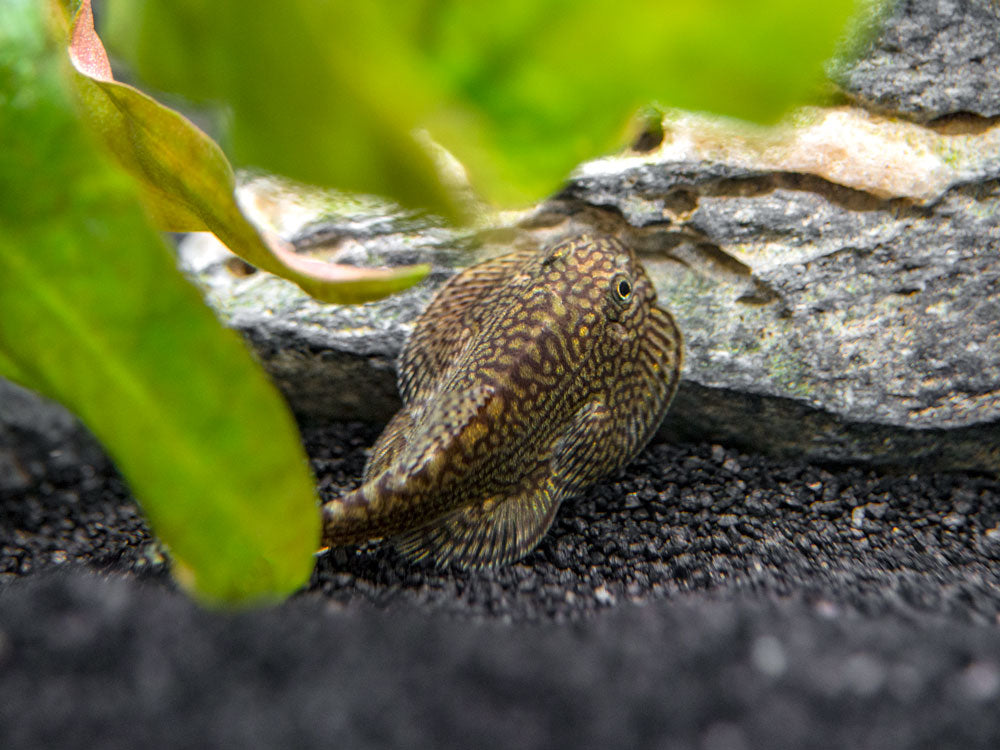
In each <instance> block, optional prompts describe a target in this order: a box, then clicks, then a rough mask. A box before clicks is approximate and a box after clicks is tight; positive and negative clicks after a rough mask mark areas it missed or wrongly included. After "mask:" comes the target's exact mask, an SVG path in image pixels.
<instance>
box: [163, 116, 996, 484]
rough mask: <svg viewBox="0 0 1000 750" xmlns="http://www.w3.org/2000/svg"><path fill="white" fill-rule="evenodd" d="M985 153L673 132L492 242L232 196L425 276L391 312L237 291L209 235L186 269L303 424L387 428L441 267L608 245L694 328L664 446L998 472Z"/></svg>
mask: <svg viewBox="0 0 1000 750" xmlns="http://www.w3.org/2000/svg"><path fill="white" fill-rule="evenodd" d="M845 144H850V149H849V150H848V151H845V148H847V146H846V145H845ZM997 153H1000V126H987V127H978V128H974V129H973V130H972V131H968V132H967V131H964V130H960V131H959V132H952V130H948V129H945V130H944V131H941V132H939V131H936V130H933V129H929V128H924V127H921V126H918V125H915V124H912V123H899V122H896V121H892V120H888V119H885V118H880V117H876V116H871V115H867V114H865V113H862V112H859V111H857V110H850V109H833V110H815V111H812V112H808V113H804V114H803V115H802V116H801V121H800V122H798V123H796V124H795V125H794V126H793V127H789V128H787V129H784V130H779V131H776V132H752V131H750V132H748V131H746V130H734V129H732V128H727V127H726V126H722V125H719V124H718V123H715V122H712V121H706V120H704V119H703V118H697V117H692V116H673V117H672V118H669V119H668V120H667V122H666V123H665V132H664V138H663V141H662V143H660V144H658V145H657V146H656V147H655V148H653V149H651V150H648V151H647V152H645V153H642V154H639V153H632V154H628V155H624V156H620V157H615V158H609V159H602V160H599V161H595V162H592V163H589V164H585V165H583V166H582V167H581V168H580V170H578V173H577V174H576V175H575V176H574V177H573V179H572V180H571V181H570V182H569V184H568V185H567V187H566V189H565V190H564V191H563V192H562V193H561V194H560V195H559V196H557V197H556V198H554V199H552V200H550V201H548V202H547V203H545V204H543V205H541V206H539V207H537V208H536V209H534V210H533V211H530V212H527V213H525V214H519V215H515V216H513V217H506V218H505V219H501V220H500V223H501V225H502V226H501V227H500V228H498V229H493V230H490V231H482V232H475V231H472V230H469V231H467V232H465V233H464V234H462V233H459V232H456V231H451V232H449V231H448V230H445V229H442V228H440V227H436V226H434V225H432V224H424V225H423V226H421V225H420V224H419V223H418V219H416V218H412V217H410V218H409V219H408V220H407V221H406V223H405V224H404V225H403V226H401V227H400V226H398V225H396V224H394V223H393V222H384V223H383V224H380V225H379V224H375V223H374V222H369V223H370V224H372V225H375V226H378V231H376V232H373V233H370V234H366V233H365V230H364V229H358V227H359V226H362V225H363V222H362V221H360V220H359V218H358V215H357V214H356V213H351V212H347V213H344V212H341V213H338V212H337V209H336V207H334V208H333V210H329V209H326V210H323V209H320V210H318V211H317V212H316V213H315V214H313V216H314V217H317V218H316V221H315V222H314V223H312V224H304V223H303V222H302V221H301V219H302V218H303V216H308V214H299V215H298V218H299V221H298V223H297V224H295V225H291V224H289V223H288V211H287V209H286V207H287V206H288V205H289V204H290V203H293V202H294V201H299V200H301V197H300V194H299V193H295V192H293V193H291V196H292V197H291V198H290V197H289V194H288V192H287V190H286V189H284V188H282V187H281V186H280V185H277V184H276V183H273V182H269V181H266V180H261V179H257V180H255V181H253V182H251V183H249V184H248V185H247V186H246V187H245V189H244V190H245V196H249V198H252V199H253V201H254V202H255V205H256V206H257V207H258V209H259V215H260V216H261V217H262V218H263V219H272V220H273V223H276V224H278V225H279V228H281V229H283V230H284V231H285V233H286V234H288V235H290V236H296V237H297V241H298V243H299V244H300V246H302V247H312V248H313V249H314V251H315V248H316V246H317V243H319V245H320V246H321V247H322V248H323V249H321V250H319V252H320V253H325V256H326V257H333V258H336V259H338V260H341V261H345V262H360V263H389V264H392V263H405V262H413V261H416V260H426V261H430V262H431V263H432V264H434V267H435V273H434V274H433V275H432V278H431V279H430V281H429V282H428V283H426V284H424V285H422V286H421V287H419V288H418V289H416V290H413V291H411V292H408V293H404V294H401V295H397V296H395V297H393V298H392V299H390V300H386V301H383V302H379V303H374V304H370V305H364V306H361V307H354V308H343V307H338V306H330V305H320V304H318V303H315V302H313V301H311V300H309V299H308V298H306V297H305V296H304V295H303V294H301V293H299V292H298V291H297V290H296V289H295V288H294V287H292V286H291V285H290V284H287V283H285V282H283V281H280V280H278V279H274V278H272V277H269V276H266V275H262V274H253V275H250V276H239V277H237V276H234V275H233V274H232V273H230V271H229V270H228V269H229V268H230V267H231V264H230V263H229V261H228V260H227V259H226V255H225V251H224V250H223V249H221V248H218V247H215V248H214V249H213V246H212V244H211V241H210V240H206V239H205V238H202V237H194V238H190V239H189V240H188V241H186V242H185V243H184V244H183V245H182V248H181V254H182V258H183V260H184V262H185V264H186V266H187V267H188V268H189V269H190V270H191V271H192V272H194V273H195V274H196V275H197V277H198V278H199V279H201V280H202V281H203V283H204V284H205V285H206V287H207V288H208V289H209V294H210V300H211V301H212V304H213V305H214V306H215V307H216V309H217V310H219V312H220V314H221V315H222V316H223V318H224V319H225V320H226V321H227V323H228V324H229V325H232V326H233V327H235V328H237V329H239V330H241V331H242V332H243V333H244V334H245V335H246V336H247V338H248V339H249V340H250V341H251V342H252V343H253V345H254V347H255V348H256V350H257V352H258V354H259V356H260V358H261V360H262V361H263V363H264V365H265V367H266V368H267V369H268V370H269V371H270V372H271V374H272V375H273V376H274V377H275V378H276V380H277V381H278V383H279V385H280V386H281V388H282V390H283V391H284V392H285V393H286V395H287V396H288V398H289V401H290V403H291V404H292V406H293V408H294V409H295V410H296V411H297V412H298V413H299V414H300V416H301V417H302V419H303V420H304V421H307V422H315V421H317V420H320V421H321V420H324V419H330V418H339V419H345V418H363V419H373V420H376V421H384V420H385V419H387V418H388V417H389V415H391V414H392V412H393V411H394V410H395V409H396V408H398V403H399V402H398V400H397V398H396V396H395V390H394V382H393V380H394V374H393V368H392V363H393V361H394V358H395V355H396V354H397V352H398V351H399V348H400V346H401V344H402V342H403V340H404V337H405V335H406V333H407V332H408V330H409V325H410V323H411V321H412V319H413V318H414V317H415V316H416V315H417V314H418V313H419V311H420V310H421V309H422V307H423V305H425V304H426V301H427V299H428V297H429V295H430V293H431V291H432V289H433V288H436V286H437V285H439V284H440V283H441V281H442V280H443V279H444V278H446V277H447V276H448V275H449V274H450V273H453V272H454V268H455V267H456V266H459V265H462V264H465V263H469V262H472V261H474V260H476V259H477V258H480V257H485V256H491V255H495V254H498V253H501V252H504V251H507V250H509V249H511V248H512V247H519V246H526V245H527V246H538V247H541V246H544V245H546V244H548V243H550V242H553V241H557V240H559V239H562V238H564V237H566V236H568V235H570V234H573V233H575V232H579V231H593V230H596V231H600V232H608V233H612V234H615V235H618V236H621V237H623V238H624V239H625V240H626V241H627V242H629V243H631V244H633V245H634V246H635V247H637V248H638V250H639V252H640V254H641V255H642V257H643V260H644V263H645V265H646V268H647V270H648V272H649V274H650V276H651V277H652V279H653V280H654V283H655V284H656V285H657V288H658V290H659V294H660V299H661V301H662V303H663V304H665V305H666V306H667V307H669V308H670V309H671V311H672V312H673V313H674V314H675V316H676V317H677V319H678V322H679V323H680V326H681V329H682V330H683V331H684V333H685V337H686V343H687V359H686V363H685V369H684V377H683V382H682V385H681V390H680V392H679V394H678V397H677V401H676V403H675V406H674V407H673V409H672V410H671V412H670V413H669V415H668V418H667V422H666V423H665V427H664V433H665V434H666V435H668V436H672V437H674V438H677V437H683V438H686V439H690V440H709V441H716V442H723V443H726V444H730V445H735V446H739V447H742V448H744V449H750V450H756V451H765V452H768V453H772V454H775V455H782V456H803V457H806V458H809V459H812V460H820V461H845V462H851V461H868V462H872V463H883V464H909V465H913V464H916V463H919V464H922V465H925V466H929V467H938V468H971V469H977V470H983V471H988V472H996V471H997V470H998V467H1000V440H998V438H997V435H998V434H1000V426H998V423H1000V188H998V185H1000V158H998V157H997ZM845 183H846V184H845ZM282 221H284V222H285V224H284V225H283V226H281V222H282Z"/></svg>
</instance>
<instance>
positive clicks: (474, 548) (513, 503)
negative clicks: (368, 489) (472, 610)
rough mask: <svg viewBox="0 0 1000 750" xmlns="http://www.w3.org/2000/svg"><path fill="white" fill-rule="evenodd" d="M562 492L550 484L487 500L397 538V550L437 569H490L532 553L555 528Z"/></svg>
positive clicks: (528, 486)
mask: <svg viewBox="0 0 1000 750" xmlns="http://www.w3.org/2000/svg"><path fill="white" fill-rule="evenodd" d="M563 495H564V493H563V492H562V491H560V490H559V489H557V488H556V487H555V485H554V483H553V481H552V479H551V477H549V478H546V479H545V480H543V481H541V482H525V483H523V484H522V487H521V488H520V489H519V491H517V492H516V493H515V494H512V495H510V496H508V497H504V498H495V497H494V498H487V499H486V500H484V501H482V502H478V503H475V504H473V505H468V506H465V507H463V508H459V509H458V510H455V511H452V512H450V513H448V514H446V515H445V516H444V517H442V518H440V519H438V520H437V521H435V522H433V523H431V524H428V525H427V526H424V527H422V528H419V529H416V530H414V531H410V532H407V533H406V534H401V535H400V536H398V537H396V538H395V539H394V542H395V545H396V548H397V549H399V551H400V552H402V553H403V554H404V555H405V556H406V557H408V558H410V559H411V560H414V561H418V560H423V559H432V560H433V561H434V563H435V564H436V565H437V566H438V567H444V566H446V565H450V564H454V565H457V566H458V567H460V568H492V567H496V566H498V565H506V564H507V563H511V562H514V561H516V560H519V559H521V558H522V557H524V556H525V555H526V554H528V553H529V552H530V551H531V550H532V549H534V548H535V546H536V545H537V544H538V542H539V541H540V540H541V538H542V537H543V536H545V533H546V532H547V531H548V530H549V527H550V526H552V521H553V519H554V518H555V514H556V510H557V509H558V507H559V504H560V502H561V500H562V498H563Z"/></svg>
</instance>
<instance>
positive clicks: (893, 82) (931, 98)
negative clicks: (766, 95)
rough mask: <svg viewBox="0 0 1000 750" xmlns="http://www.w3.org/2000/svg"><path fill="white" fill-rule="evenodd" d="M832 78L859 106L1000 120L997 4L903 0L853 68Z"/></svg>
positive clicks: (844, 67)
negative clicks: (967, 115) (961, 114)
mask: <svg viewBox="0 0 1000 750" xmlns="http://www.w3.org/2000/svg"><path fill="white" fill-rule="evenodd" d="M831 75H832V77H833V78H834V80H836V81H837V82H838V83H839V84H840V86H841V87H842V88H843V90H844V91H845V92H846V93H847V95H848V96H849V97H850V98H851V99H853V100H854V101H855V102H856V103H858V104H861V105H863V106H866V107H868V108H871V109H875V110H879V111H884V112H892V113H898V114H902V115H906V116H910V117H913V118H916V119H919V120H931V119H934V118H937V117H942V116H944V115H950V114H956V113H963V114H974V115H979V116H981V117H997V116H998V115H1000V6H998V4H997V3H996V1H995V0H901V1H900V2H898V3H897V5H896V7H895V8H894V9H893V11H892V12H891V14H890V15H889V17H888V18H887V19H886V21H885V24H884V26H883V27H882V29H881V32H880V33H879V34H878V35H877V36H876V37H875V38H874V39H873V40H872V41H871V43H870V44H869V45H868V48H867V49H866V50H864V51H863V52H862V54H861V56H860V57H859V58H858V59H856V60H855V61H853V62H849V63H841V64H839V65H834V66H833V67H832V69H831Z"/></svg>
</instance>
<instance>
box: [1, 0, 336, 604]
mask: <svg viewBox="0 0 1000 750" xmlns="http://www.w3.org/2000/svg"><path fill="white" fill-rule="evenodd" d="M67 68H68V65H67V64H66V62H65V48H64V47H61V46H60V45H59V43H58V42H56V41H51V40H50V37H49V36H48V35H47V33H46V29H45V26H44V22H43V18H42V15H41V12H40V8H39V4H38V3H37V2H35V0H7V1H6V2H4V3H3V4H0V142H2V143H3V144H4V147H3V149H2V150H0V195H3V196H4V198H3V200H2V201H0V369H2V371H3V372H4V373H5V374H10V375H13V376H14V377H16V378H17V380H18V381H19V382H21V383H22V384H25V385H28V386H31V387H34V388H36V389H37V390H39V391H41V392H43V393H45V394H46V395H49V396H52V397H54V398H57V399H58V400H60V401H62V402H63V403H64V404H66V405H67V406H68V407H69V408H70V409H72V410H73V411H74V412H75V413H76V414H77V415H78V416H79V417H80V418H81V419H82V420H83V421H84V423H86V424H87V425H88V426H89V427H90V429H91V430H92V431H93V432H94V433H95V434H96V436H97V437H98V439H100V440H101V442H102V443H103V444H104V446H105V447H106V448H107V449H108V451H109V453H110V454H111V455H112V457H113V458H114V459H115V461H116V463H117V465H118V467H119V468H120V469H121V471H122V473H123V474H124V476H125V478H126V479H127V480H128V482H129V484H130V486H131V487H132V489H133V491H134V492H135V495H136V497H137V498H138V499H139V502H140V503H141V505H142V507H143V510H144V512H145V513H146V514H147V516H148V518H149V520H150V523H151V525H152V528H153V530H154V531H155V533H156V534H157V535H158V537H159V538H160V539H162V540H163V541H164V542H165V543H166V544H167V545H168V546H169V548H170V550H171V554H172V557H173V559H174V560H175V562H176V567H175V571H176V572H177V574H178V577H179V579H180V580H181V581H182V582H183V583H186V584H187V585H189V586H191V587H193V589H194V591H195V593H196V594H198V595H199V596H202V597H204V598H207V599H211V600H221V601H230V602H233V601H242V600H246V599H255V598H260V597H273V596H277V595H281V594H285V593H288V592H290V591H292V590H293V589H295V588H296V587H298V586H300V585H302V584H303V583H304V582H305V580H306V579H307V577H308V575H309V573H310V571H311V569H312V565H313V559H312V553H313V552H314V550H315V546H316V544H317V542H318V539H319V514H318V513H317V510H316V500H315V495H314V491H313V483H312V479H311V477H310V473H309V470H308V465H307V463H306V457H305V455H304V452H303V450H302V447H301V444H300V441H299V439H298V434H297V431H296V428H295V424H294V422H293V420H292V418H291V416H290V414H289V413H288V410H287V408H286V407H285V405H284V403H283V402H282V401H281V399H280V398H279V397H278V395H277V393H276V392H275V391H274V389H273V388H272V387H271V386H270V384H269V383H268V382H267V380H266V378H265V377H264V375H263V374H262V373H261V372H260V370H259V369H258V368H257V367H256V365H255V364H254V362H253V360H252V358H251V356H250V354H249V353H248V352H247V350H246V348H245V346H244V344H243V343H242V341H241V340H240V339H239V337H238V336H237V335H236V334H235V333H234V332H232V331H229V330H225V329H223V328H222V327H221V326H219V324H218V322H217V321H216V320H215V318H214V316H213V314H212V313H211V312H210V311H209V309H208V308H207V307H206V306H205V305H204V304H203V303H202V301H201V299H200V297H199V295H198V292H197V291H196V290H195V289H194V288H193V287H192V286H191V285H190V284H189V283H187V282H186V281H185V279H184V278H183V277H182V276H181V274H180V273H179V272H178V271H177V269H176V261H175V259H174V257H173V255H172V253H171V252H170V251H169V249H168V248H167V247H166V245H165V244H164V243H163V241H162V239H161V237H160V236H159V234H158V233H157V232H155V231H154V230H153V229H152V228H151V227H150V226H149V224H148V221H147V219H146V215H145V212H144V211H143V209H142V207H141V205H140V204H139V201H138V199H137V197H136V194H135V189H134V187H133V183H132V181H131V180H130V178H128V177H127V176H126V175H125V174H124V173H122V172H121V171H120V170H118V169H117V168H114V167H112V165H111V164H110V163H109V162H108V161H107V159H106V157H105V156H104V155H103V154H102V153H101V152H100V151H99V150H98V148H97V146H96V144H94V143H93V142H92V141H91V140H90V139H89V138H88V137H86V132H85V131H84V129H83V128H82V126H81V124H80V122H79V120H78V119H77V117H76V113H75V108H74V106H73V104H72V101H71V100H70V98H69V95H68V91H67V88H66V80H67V79H66V78H65V75H68V70H67Z"/></svg>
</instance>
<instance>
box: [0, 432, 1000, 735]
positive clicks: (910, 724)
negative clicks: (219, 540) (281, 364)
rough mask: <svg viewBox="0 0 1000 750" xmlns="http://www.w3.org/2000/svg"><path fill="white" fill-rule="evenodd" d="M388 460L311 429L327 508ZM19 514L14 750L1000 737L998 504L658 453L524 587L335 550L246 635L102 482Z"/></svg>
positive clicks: (60, 478)
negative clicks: (368, 469)
mask: <svg viewBox="0 0 1000 750" xmlns="http://www.w3.org/2000/svg"><path fill="white" fill-rule="evenodd" d="M374 434H375V429H374V428H372V427H371V426H363V425H357V424H354V425H345V424H332V425H328V426H327V427H325V428H322V429H314V430H308V431H307V432H306V435H305V437H306V444H307V447H308V449H309V452H310V455H311V456H312V460H313V469H314V471H315V473H316V475H317V477H318V478H319V481H320V486H321V491H322V493H323V494H324V495H328V494H330V493H334V492H337V491H339V489H340V488H341V487H344V486H348V485H353V484H354V483H356V482H357V481H358V479H359V475H360V471H361V467H362V465H363V463H364V459H365V455H364V454H365V450H364V448H365V446H367V445H369V444H370V443H371V441H372V440H373V438H374ZM69 492H72V493H75V497H74V498H72V499H67V498H66V497H65V495H66V493H69ZM0 498H2V503H0V741H2V746H3V747H4V748H5V750H8V749H9V750H20V748H34V747H64V748H75V747H80V748H93V747H102V748H130V747H136V746H140V745H151V746H156V747H170V748H188V747H205V746H213V747H241V748H268V747H302V748H310V747H330V746H331V745H332V744H336V745H338V746H344V747H385V746H401V745H406V746H427V747H444V748H450V747H463V748H464V747H472V746H479V745H498V746H505V747H506V746H510V747H520V748H536V747H537V748H543V747H544V748H551V747H564V746H566V747H668V748H678V749H681V748H691V749H692V750H694V749H695V748H698V749H699V750H701V749H703V748H710V749H714V748H719V749H722V748H748V747H778V748H784V747H788V748H799V747H815V748H827V747H829V748H834V747H857V748H883V747H893V748H924V747H935V748H938V747H940V748H950V747H955V748H969V747H993V746H996V743H997V741H998V739H1000V717H998V716H997V713H996V711H995V710H994V706H995V704H996V701H997V700H998V699H1000V633H998V631H997V622H998V615H1000V573H998V569H997V566H996V560H997V559H1000V530H998V525H1000V482H998V481H997V480H989V479H984V478H982V477H977V476H973V475H963V474H955V475H934V474H926V473H925V474H916V475H910V476H894V475H887V474H880V473H876V472H872V471H861V470H858V469H844V470H829V469H822V468H819V467H815V466H810V465H807V464H803V463H800V462H781V461H776V460H773V459H768V458H764V457H761V456H755V455H747V454H740V453H738V452H736V451H732V450H726V449H723V448H721V447H719V446H710V445H694V446H692V445H686V446H677V447H671V446H666V445H659V446H654V447H653V448H651V449H649V450H647V451H645V452H644V453H643V454H642V455H641V456H640V458H639V459H638V460H637V461H636V462H634V463H633V465H632V466H630V467H629V468H628V470H627V471H626V472H625V473H623V474H622V475H621V476H618V477H615V478H612V479H611V480H609V481H607V482H603V483H601V484H600V485H598V486H597V487H595V488H594V489H592V490H591V491H590V492H588V493H586V495H585V496H583V497H582V498H580V499H579V500H577V501H575V502H570V503H567V504H565V505H564V506H563V508H562V509H561V510H560V514H559V516H558V519H557V522H556V525H555V526H554V528H553V530H552V532H551V533H550V534H549V535H548V537H547V538H546V539H545V541H544V542H543V544H542V546H541V547H540V548H539V549H538V550H537V551H536V552H535V553H533V554H532V555H531V556H529V557H528V558H527V559H526V560H524V561H523V562H522V563H519V564H517V565H513V566H510V567H508V568H506V569H503V570H501V571H497V572H493V573H463V572H459V571H453V570H448V571H444V572H435V571H432V570H430V569H427V568H422V567H411V566H406V565H403V564H401V563H400V562H399V561H398V560H395V559H394V558H393V557H392V555H390V554H387V552H386V550H385V549H383V548H381V547H379V546H377V545H372V546H371V547H369V548H367V549H361V550H341V551H338V552H337V553H334V554H332V555H327V556H324V557H322V558H321V559H320V560H319V562H318V565H317V569H316V572H315V575H314V578H313V580H312V582H311V584H310V586H309V588H308V590H306V591H303V592H302V593H301V594H299V595H298V596H296V597H294V598H293V599H292V600H291V601H289V602H287V603H285V604H284V605H282V606H280V607H276V608H271V609H267V610H260V611H251V612H245V613H239V614H227V613H218V612H215V613H213V612H207V611H204V610H201V609H199V608H197V607H196V606H194V605H193V604H192V603H191V602H190V601H189V600H188V599H187V598H186V597H183V596H182V595H180V594H178V593H177V592H176V591H175V590H174V588H173V586H172V584H171V583H170V579H169V578H167V577H166V576H165V575H164V572H165V564H164V560H163V558H162V556H160V555H158V553H157V552H156V545H155V544H154V543H153V542H152V541H151V539H150V537H149V535H148V532H147V531H146V529H145V526H144V525H143V523H142V521H141V518H140V516H139V515H138V512H137V509H136V506H135V504H134V502H133V501H132V500H131V498H130V497H129V496H128V493H127V492H126V491H125V490H124V489H123V487H122V484H121V482H120V480H119V479H118V478H117V476H115V474H114V472H113V471H112V470H111V469H110V468H109V467H108V465H107V464H104V468H102V469H95V468H94V467H87V466H79V467H76V468H69V467H62V468H58V467H54V466H53V467H51V468H50V469H48V470H47V471H46V472H45V474H44V476H41V477H38V478H35V479H33V480H32V481H31V482H30V483H29V484H28V485H27V486H25V487H22V488H21V489H19V490H16V491H10V492H6V493H4V494H2V495H0Z"/></svg>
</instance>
